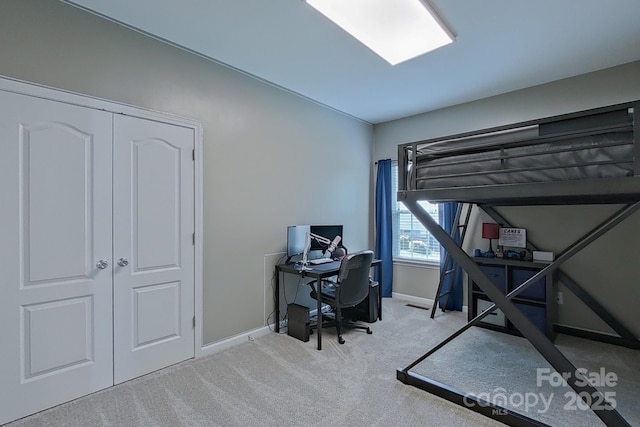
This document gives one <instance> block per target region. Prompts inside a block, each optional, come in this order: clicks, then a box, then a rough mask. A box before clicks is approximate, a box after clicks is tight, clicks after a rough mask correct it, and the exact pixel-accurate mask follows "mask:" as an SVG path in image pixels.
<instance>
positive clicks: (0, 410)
mask: <svg viewBox="0 0 640 427" xmlns="http://www.w3.org/2000/svg"><path fill="white" fill-rule="evenodd" d="M0 111H2V114H1V115H0V196H1V200H2V204H0V224H2V227H1V231H0V271H2V276H0V280H1V281H0V294H1V295H2V298H0V362H1V363H0V378H2V381H0V424H1V423H3V422H6V421H10V420H12V419H15V418H18V417H21V416H24V415H28V414H30V413H33V412H37V411H39V410H42V409H44V408H47V407H50V406H53V405H56V404H59V403H62V402H65V401H68V400H71V399H74V398H77V397H79V396H82V395H85V394H88V393H92V392H94V391H97V390H100V389H102V388H105V387H108V386H110V385H112V384H113V377H112V372H113V358H112V348H113V347H112V346H113V337H112V295H111V289H112V269H111V265H108V266H106V268H104V269H100V268H97V267H96V262H97V261H99V260H101V259H104V260H105V261H107V262H108V263H110V260H111V252H112V243H111V242H112V240H111V236H112V230H111V220H112V218H111V188H112V186H111V180H112V177H111V146H112V145H111V141H112V134H111V126H112V116H111V114H109V113H105V112H101V111H96V110H92V109H88V108H82V107H77V106H72V105H68V104H63V103H59V102H55V101H48V100H43V99H39V98H34V97H29V96H24V95H18V94H13V93H8V92H1V91H0Z"/></svg>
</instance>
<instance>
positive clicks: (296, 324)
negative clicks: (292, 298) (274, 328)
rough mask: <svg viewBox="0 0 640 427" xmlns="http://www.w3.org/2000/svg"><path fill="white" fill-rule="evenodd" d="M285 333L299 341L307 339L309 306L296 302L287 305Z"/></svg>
mask: <svg viewBox="0 0 640 427" xmlns="http://www.w3.org/2000/svg"><path fill="white" fill-rule="evenodd" d="M287 313H288V316H287V317H288V321H287V335H289V336H291V337H294V338H297V339H299V340H301V341H304V342H307V341H309V329H310V328H309V324H310V323H309V308H308V307H305V306H303V305H298V304H289V305H288V306H287Z"/></svg>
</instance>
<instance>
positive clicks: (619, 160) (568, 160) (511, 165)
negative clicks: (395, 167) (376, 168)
mask: <svg viewBox="0 0 640 427" xmlns="http://www.w3.org/2000/svg"><path fill="white" fill-rule="evenodd" d="M536 132H537V130H536V129H533V128H532V129H520V130H519V131H517V132H508V133H504V134H501V135H492V136H491V137H490V138H489V139H487V138H486V137H480V138H465V139H460V140H447V141H437V142H434V143H424V144H419V145H417V146H416V148H415V155H412V156H411V157H410V170H408V171H407V172H408V173H409V174H412V173H415V174H416V176H415V184H412V180H411V179H408V187H407V189H409V190H416V189H417V190H421V189H422V190H424V189H438V188H454V187H474V186H485V185H496V184H498V185H499V184H517V183H536V182H558V181H575V180H589V179H603V178H620V177H628V176H633V174H634V170H633V167H634V144H633V132H632V131H631V130H628V131H627V130H623V131H609V132H602V133H599V134H590V135H582V136H574V137H569V138H540V137H537V136H535V133H536ZM505 141H508V142H505ZM413 168H415V170H414V171H412V170H411V169H413ZM408 178H409V177H408Z"/></svg>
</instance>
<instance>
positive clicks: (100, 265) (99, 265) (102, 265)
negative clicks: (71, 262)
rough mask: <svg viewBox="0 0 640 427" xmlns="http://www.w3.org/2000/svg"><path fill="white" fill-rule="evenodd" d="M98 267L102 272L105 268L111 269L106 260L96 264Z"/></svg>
mask: <svg viewBox="0 0 640 427" xmlns="http://www.w3.org/2000/svg"><path fill="white" fill-rule="evenodd" d="M96 267H98V268H99V269H100V270H104V269H105V268H107V267H109V261H107V260H106V259H101V260H100V261H98V262H97V263H96Z"/></svg>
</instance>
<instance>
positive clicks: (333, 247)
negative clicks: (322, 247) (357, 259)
mask: <svg viewBox="0 0 640 427" xmlns="http://www.w3.org/2000/svg"><path fill="white" fill-rule="evenodd" d="M340 240H342V237H340V236H336V237H335V238H334V239H333V242H331V244H330V245H329V247H328V248H327V250H328V251H329V252H333V251H335V250H336V248H337V247H338V243H340Z"/></svg>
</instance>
